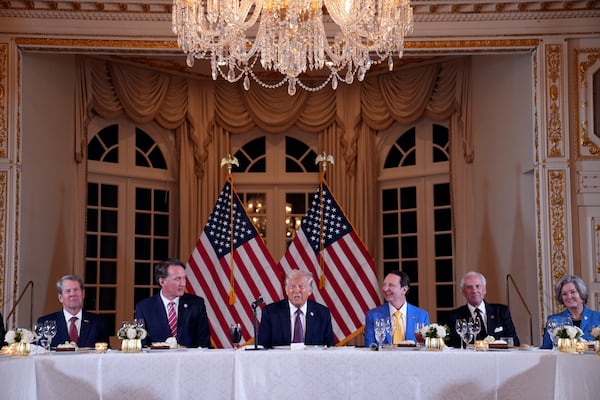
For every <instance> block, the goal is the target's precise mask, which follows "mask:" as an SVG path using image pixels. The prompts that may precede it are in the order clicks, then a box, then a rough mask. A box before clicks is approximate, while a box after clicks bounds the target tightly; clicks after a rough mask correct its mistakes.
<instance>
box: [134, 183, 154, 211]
mask: <svg viewBox="0 0 600 400" xmlns="http://www.w3.org/2000/svg"><path fill="white" fill-rule="evenodd" d="M135 209H136V210H145V211H150V210H152V190H151V189H144V188H136V189H135Z"/></svg>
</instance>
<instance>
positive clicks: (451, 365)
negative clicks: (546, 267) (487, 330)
mask: <svg viewBox="0 0 600 400" xmlns="http://www.w3.org/2000/svg"><path fill="white" fill-rule="evenodd" d="M599 371H600V357H598V356H596V355H594V354H584V355H576V354H562V353H556V352H552V351H519V350H515V351H495V352H492V351H490V352H474V351H460V350H454V349H452V350H448V351H444V352H425V351H398V350H396V351H380V352H373V351H369V350H367V349H347V348H335V349H329V350H318V349H312V350H304V351H290V350H269V351H244V350H238V351H235V352H234V351H233V350H186V351H154V352H150V353H146V352H143V353H138V354H123V353H121V352H118V351H113V352H109V353H106V354H95V353H88V354H70V353H69V354H59V353H53V354H51V355H35V356H29V357H12V358H8V357H2V358H0V397H1V398H3V399H36V398H39V399H60V400H64V399H65V398H81V399H140V398H141V399H211V400H213V399H216V400H219V399H240V400H254V399H277V400H279V399H282V400H284V399H294V400H302V399H307V400H308V399H311V400H315V399H327V400H333V399H344V400H346V399H379V398H381V399H416V400H419V399H468V400H474V399H477V400H486V399H494V400H497V399H544V400H548V399H557V400H558V399H561V400H562V399H577V400H586V399H589V400H597V399H598V393H600V373H599Z"/></svg>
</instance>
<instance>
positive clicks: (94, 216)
mask: <svg viewBox="0 0 600 400" xmlns="http://www.w3.org/2000/svg"><path fill="white" fill-rule="evenodd" d="M86 223H87V230H88V232H97V231H98V210H97V209H95V208H88V209H87V221H86Z"/></svg>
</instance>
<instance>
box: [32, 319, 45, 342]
mask: <svg viewBox="0 0 600 400" xmlns="http://www.w3.org/2000/svg"><path fill="white" fill-rule="evenodd" d="M33 333H35V342H36V343H37V345H38V346H40V345H41V344H42V338H43V337H44V324H43V323H42V322H36V323H35V324H33ZM45 347H46V346H44V348H45Z"/></svg>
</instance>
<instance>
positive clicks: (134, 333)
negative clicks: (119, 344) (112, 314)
mask: <svg viewBox="0 0 600 400" xmlns="http://www.w3.org/2000/svg"><path fill="white" fill-rule="evenodd" d="M147 335H148V332H147V331H146V330H145V329H144V328H141V327H139V326H138V325H137V324H133V323H125V324H123V326H122V327H121V328H120V329H119V331H118V332H117V337H118V338H119V339H146V336H147Z"/></svg>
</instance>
